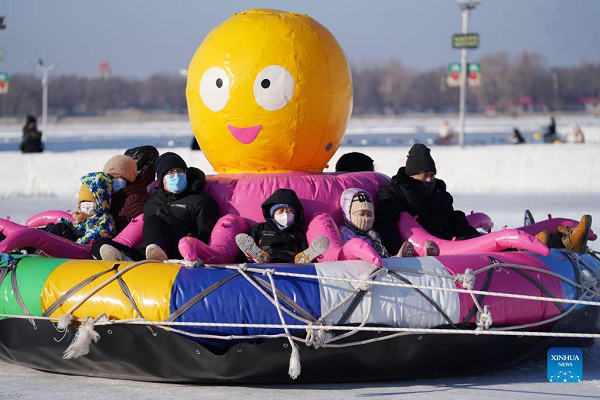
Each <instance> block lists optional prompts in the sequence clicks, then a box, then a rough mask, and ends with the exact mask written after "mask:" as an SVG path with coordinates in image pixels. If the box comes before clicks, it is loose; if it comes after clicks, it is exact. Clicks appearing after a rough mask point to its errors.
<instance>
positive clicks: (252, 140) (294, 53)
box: [186, 9, 352, 173]
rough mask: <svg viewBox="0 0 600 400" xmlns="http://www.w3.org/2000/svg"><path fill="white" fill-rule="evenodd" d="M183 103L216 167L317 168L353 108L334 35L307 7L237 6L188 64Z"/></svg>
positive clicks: (335, 144)
mask: <svg viewBox="0 0 600 400" xmlns="http://www.w3.org/2000/svg"><path fill="white" fill-rule="evenodd" d="M186 95H187V102H188V111H189V115H190V122H191V126H192V130H193V131H194V135H195V136H196V139H197V140H198V142H199V143H200V147H201V148H202V153H203V154H204V155H205V156H206V158H207V159H208V161H209V162H210V164H211V165H212V166H213V168H214V169H215V171H217V172H218V173H243V172H250V173H262V172H287V171H313V172H321V171H323V168H325V167H326V165H327V162H328V161H329V160H330V159H331V157H332V156H333V154H334V153H335V152H336V150H337V148H338V147H339V146H340V144H341V142H342V139H343V136H344V132H345V130H346V125H347V123H348V119H349V117H350V114H351V113H352V78H351V75H350V67H349V65H348V62H347V60H346V56H345V55H344V52H343V51H342V48H341V47H340V45H339V43H338V42H337V41H336V40H335V38H334V37H333V35H332V34H331V33H330V32H329V31H328V30H327V28H325V27H324V26H323V25H321V24H320V23H318V22H317V21H315V20H314V19H312V18H310V17H309V16H307V15H303V14H295V13H291V12H284V11H278V10H269V9H257V10H250V11H246V12H243V13H239V14H234V15H233V16H232V17H231V18H229V19H228V20H226V21H225V22H223V23H222V24H221V25H219V26H218V27H217V28H215V29H213V30H212V31H211V32H210V33H209V34H208V36H207V37H206V38H205V39H204V41H203V42H202V44H201V45H200V47H199V48H198V50H197V51H196V54H195V55H194V57H193V59H192V61H191V62H190V65H189V68H188V80H187V89H186Z"/></svg>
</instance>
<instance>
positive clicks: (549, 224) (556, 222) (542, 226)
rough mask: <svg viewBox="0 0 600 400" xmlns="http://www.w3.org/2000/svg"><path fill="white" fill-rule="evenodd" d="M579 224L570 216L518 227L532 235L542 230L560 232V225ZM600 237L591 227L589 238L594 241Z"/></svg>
mask: <svg viewBox="0 0 600 400" xmlns="http://www.w3.org/2000/svg"><path fill="white" fill-rule="evenodd" d="M577 224H579V221H575V220H574V219H568V218H550V219H546V220H544V221H539V222H536V223H535V224H531V225H527V226H522V227H520V228H517V229H518V230H520V231H523V232H527V233H529V234H530V235H537V234H538V233H540V232H542V231H548V233H556V232H558V227H559V226H568V227H571V226H575V225H577ZM596 239H598V236H597V235H596V234H595V233H594V231H592V230H591V229H590V233H589V234H588V240H590V241H594V240H596Z"/></svg>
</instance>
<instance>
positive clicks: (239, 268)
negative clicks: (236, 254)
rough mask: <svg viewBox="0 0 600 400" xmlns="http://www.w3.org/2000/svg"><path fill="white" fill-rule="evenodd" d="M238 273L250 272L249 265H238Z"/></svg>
mask: <svg viewBox="0 0 600 400" xmlns="http://www.w3.org/2000/svg"><path fill="white" fill-rule="evenodd" d="M238 271H243V272H246V271H248V264H246V263H243V264H240V265H238Z"/></svg>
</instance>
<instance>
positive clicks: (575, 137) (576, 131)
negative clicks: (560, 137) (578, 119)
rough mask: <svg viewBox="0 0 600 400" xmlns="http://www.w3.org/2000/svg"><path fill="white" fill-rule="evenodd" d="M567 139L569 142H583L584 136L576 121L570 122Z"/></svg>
mask: <svg viewBox="0 0 600 400" xmlns="http://www.w3.org/2000/svg"><path fill="white" fill-rule="evenodd" d="M567 141H568V142H569V143H585V137H584V136H583V132H582V131H581V127H580V126H579V124H577V123H573V124H571V128H570V129H569V133H568V135H567Z"/></svg>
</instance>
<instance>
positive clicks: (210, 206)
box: [144, 167, 219, 243]
mask: <svg viewBox="0 0 600 400" xmlns="http://www.w3.org/2000/svg"><path fill="white" fill-rule="evenodd" d="M205 182H206V180H205V177H204V173H203V172H202V171H200V170H199V169H197V168H193V167H191V168H188V169H187V187H186V188H185V190H184V191H183V192H181V193H178V194H173V193H169V192H167V191H165V189H164V188H163V185H162V182H159V185H158V187H156V188H155V189H154V190H153V191H152V193H151V194H150V199H149V200H148V201H147V202H146V205H145V206H144V218H147V217H149V216H150V215H158V216H159V217H162V218H163V219H164V220H165V221H166V222H167V224H168V225H169V227H170V228H171V231H172V233H173V235H175V236H177V237H180V238H181V237H184V236H187V235H192V236H194V237H196V238H198V239H200V240H201V241H203V242H204V243H208V240H209V239H210V234H211V232H212V230H213V228H214V226H215V224H216V223H217V220H218V219H219V205H218V204H217V202H216V201H215V200H214V199H213V198H212V197H210V196H209V195H207V194H204V193H202V189H203V188H204V183H205Z"/></svg>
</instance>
